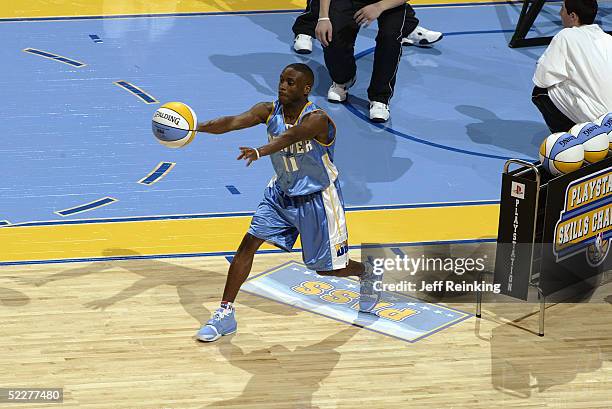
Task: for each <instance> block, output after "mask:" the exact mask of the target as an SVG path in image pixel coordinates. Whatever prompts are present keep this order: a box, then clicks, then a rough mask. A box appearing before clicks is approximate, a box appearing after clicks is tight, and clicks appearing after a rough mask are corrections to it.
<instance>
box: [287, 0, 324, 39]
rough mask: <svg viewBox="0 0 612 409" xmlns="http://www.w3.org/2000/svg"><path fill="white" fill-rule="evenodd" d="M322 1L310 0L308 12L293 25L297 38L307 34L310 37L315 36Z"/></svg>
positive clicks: (307, 7) (305, 11)
mask: <svg viewBox="0 0 612 409" xmlns="http://www.w3.org/2000/svg"><path fill="white" fill-rule="evenodd" d="M320 4H321V3H320V0H308V4H307V5H306V10H304V12H303V13H302V14H300V15H299V16H298V17H297V19H295V22H294V23H293V27H292V30H293V34H295V35H296V36H298V35H300V34H305V35H307V36H310V37H314V36H315V27H316V26H317V20H318V19H319V7H320Z"/></svg>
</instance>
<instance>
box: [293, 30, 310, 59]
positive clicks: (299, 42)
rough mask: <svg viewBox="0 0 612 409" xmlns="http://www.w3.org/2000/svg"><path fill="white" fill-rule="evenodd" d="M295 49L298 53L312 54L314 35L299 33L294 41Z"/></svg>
mask: <svg viewBox="0 0 612 409" xmlns="http://www.w3.org/2000/svg"><path fill="white" fill-rule="evenodd" d="M293 49H294V50H295V52H296V53H298V54H310V53H311V52H312V37H311V36H309V35H307V34H298V35H297V36H295V40H294V41H293Z"/></svg>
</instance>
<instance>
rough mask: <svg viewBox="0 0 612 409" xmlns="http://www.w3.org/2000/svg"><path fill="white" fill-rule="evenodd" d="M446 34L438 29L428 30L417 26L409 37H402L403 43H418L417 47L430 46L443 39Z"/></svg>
mask: <svg viewBox="0 0 612 409" xmlns="http://www.w3.org/2000/svg"><path fill="white" fill-rule="evenodd" d="M442 37H444V35H443V34H442V33H440V32H438V31H432V30H428V29H426V28H425V27H421V26H417V28H415V29H414V30H413V31H412V33H410V34H408V36H407V37H404V38H402V45H416V46H417V47H428V46H430V45H432V44H433V43H437V42H438V41H440V40H442Z"/></svg>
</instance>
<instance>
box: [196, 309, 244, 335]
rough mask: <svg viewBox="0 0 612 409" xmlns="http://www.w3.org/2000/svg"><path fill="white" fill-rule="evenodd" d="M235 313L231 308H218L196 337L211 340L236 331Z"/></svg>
mask: <svg viewBox="0 0 612 409" xmlns="http://www.w3.org/2000/svg"><path fill="white" fill-rule="evenodd" d="M237 328H238V324H237V323H236V313H235V311H234V309H233V308H218V309H217V311H215V313H214V314H213V316H212V318H211V319H210V320H209V321H208V322H207V323H206V325H204V326H203V327H202V328H201V329H200V330H199V331H198V333H197V334H196V338H197V339H199V340H200V341H204V342H212V341H216V340H218V339H219V338H221V337H222V336H223V335H230V334H233V333H234V332H236V329H237Z"/></svg>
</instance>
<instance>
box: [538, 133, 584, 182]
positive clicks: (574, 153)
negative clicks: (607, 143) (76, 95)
mask: <svg viewBox="0 0 612 409" xmlns="http://www.w3.org/2000/svg"><path fill="white" fill-rule="evenodd" d="M583 161H584V148H583V146H582V143H580V140H579V138H578V137H576V136H574V135H571V134H569V133H566V132H557V133H554V134H552V135H549V136H548V137H547V138H546V139H544V142H542V145H540V162H542V166H544V169H546V170H548V171H549V172H550V173H551V174H553V175H555V176H559V175H563V174H566V173H570V172H573V171H575V170H578V169H580V167H581V166H582V163H583Z"/></svg>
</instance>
